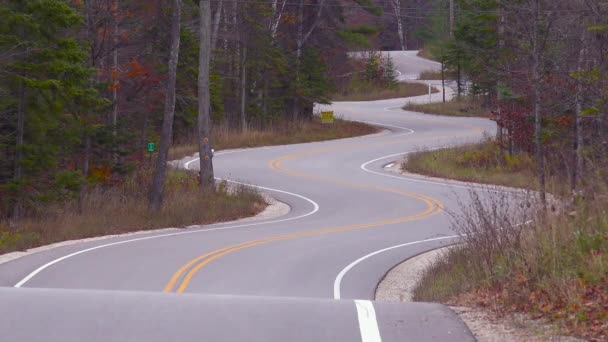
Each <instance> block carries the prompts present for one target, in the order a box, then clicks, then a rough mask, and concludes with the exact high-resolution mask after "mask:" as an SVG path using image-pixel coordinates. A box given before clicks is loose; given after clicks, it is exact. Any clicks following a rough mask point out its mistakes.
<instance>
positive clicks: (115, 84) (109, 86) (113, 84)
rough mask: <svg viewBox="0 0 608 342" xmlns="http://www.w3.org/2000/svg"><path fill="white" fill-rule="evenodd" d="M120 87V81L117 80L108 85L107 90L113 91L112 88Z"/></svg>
mask: <svg viewBox="0 0 608 342" xmlns="http://www.w3.org/2000/svg"><path fill="white" fill-rule="evenodd" d="M118 89H120V82H119V81H115V82H114V83H112V84H110V85H108V90H109V91H114V90H118Z"/></svg>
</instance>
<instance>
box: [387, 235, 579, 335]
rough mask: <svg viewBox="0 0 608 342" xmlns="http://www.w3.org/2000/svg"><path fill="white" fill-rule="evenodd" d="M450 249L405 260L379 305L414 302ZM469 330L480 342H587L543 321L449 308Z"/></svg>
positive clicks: (391, 277) (390, 279)
mask: <svg viewBox="0 0 608 342" xmlns="http://www.w3.org/2000/svg"><path fill="white" fill-rule="evenodd" d="M450 248H451V246H448V247H443V248H439V249H435V250H432V251H429V252H426V253H422V254H419V255H417V256H415V257H413V258H410V259H408V260H405V261H404V262H402V263H401V264H399V265H397V266H395V267H394V268H393V269H391V270H390V271H389V272H388V273H387V274H386V275H385V276H384V279H382V281H381V282H380V284H378V287H377V288H376V298H375V299H376V301H379V302H393V303H404V302H413V301H414V300H413V297H414V296H413V292H414V289H415V288H416V286H417V285H418V283H419V282H420V281H421V279H422V276H423V274H424V272H425V271H426V269H427V268H429V267H431V266H432V265H433V263H434V262H436V261H437V260H439V259H440V258H442V257H443V255H445V253H446V252H447V251H448V250H449V249H450ZM449 308H450V309H452V310H453V311H454V312H456V314H458V316H459V317H460V319H462V320H463V321H464V322H465V323H466V325H467V326H468V327H469V329H470V330H471V332H472V333H473V335H474V336H475V338H476V339H477V341H478V342H519V341H531V342H541V341H559V342H580V341H585V340H581V339H578V338H574V337H569V336H560V335H556V334H554V332H553V331H552V328H551V326H549V325H547V324H544V323H543V322H541V321H537V320H529V319H527V318H526V317H525V316H524V315H509V316H507V317H498V316H497V315H496V314H494V313H493V312H491V311H490V310H486V309H482V308H470V307H461V306H449Z"/></svg>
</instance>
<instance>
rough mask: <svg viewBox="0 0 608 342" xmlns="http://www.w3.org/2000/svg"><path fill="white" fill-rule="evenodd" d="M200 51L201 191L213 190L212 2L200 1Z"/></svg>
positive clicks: (199, 123)
mask: <svg viewBox="0 0 608 342" xmlns="http://www.w3.org/2000/svg"><path fill="white" fill-rule="evenodd" d="M199 8H200V39H201V41H200V50H199V58H198V149H199V155H200V186H201V191H205V190H206V189H209V188H212V187H213V186H214V184H215V180H214V177H213V153H212V151H211V115H210V114H211V113H210V110H211V102H210V94H209V76H210V71H209V61H210V58H211V14H210V9H211V5H210V0H201V1H200V5H199Z"/></svg>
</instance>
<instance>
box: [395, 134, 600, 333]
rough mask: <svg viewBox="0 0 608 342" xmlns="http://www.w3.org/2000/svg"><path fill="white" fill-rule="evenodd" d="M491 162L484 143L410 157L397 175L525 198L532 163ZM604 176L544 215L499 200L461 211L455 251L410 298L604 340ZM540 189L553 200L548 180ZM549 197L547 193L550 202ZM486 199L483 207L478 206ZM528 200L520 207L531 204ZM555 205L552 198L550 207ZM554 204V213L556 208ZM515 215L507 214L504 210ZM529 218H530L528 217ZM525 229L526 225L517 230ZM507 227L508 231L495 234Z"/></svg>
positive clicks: (491, 148) (592, 176) (595, 176)
mask: <svg viewBox="0 0 608 342" xmlns="http://www.w3.org/2000/svg"><path fill="white" fill-rule="evenodd" d="M509 158H510V159H506V157H505V156H502V155H499V154H498V149H497V147H496V145H495V144H494V143H493V142H492V141H487V142H484V143H482V144H479V145H469V146H464V147H458V148H450V149H445V150H438V151H430V152H420V153H418V154H415V155H412V156H411V157H410V158H409V159H408V160H407V161H404V162H403V165H402V169H403V170H406V171H408V172H415V173H419V174H423V175H429V176H436V177H442V178H451V179H457V180H462V181H473V182H478V183H488V184H501V185H507V186H513V187H524V188H532V189H534V185H533V184H532V185H531V182H530V180H532V179H535V178H534V176H533V175H534V171H533V170H534V165H535V163H534V162H533V161H532V160H531V159H530V158H529V157H527V156H525V155H520V156H515V157H509ZM604 173H605V169H602V168H599V169H598V171H597V172H596V173H592V172H589V174H588V177H587V178H588V179H589V180H590V181H589V183H588V184H587V185H588V187H586V188H585V190H584V191H582V192H581V193H580V194H578V195H577V197H576V198H574V199H572V198H571V197H572V196H571V195H570V198H569V199H568V201H567V202H566V204H561V203H560V202H558V201H555V204H553V205H550V206H549V207H550V208H549V209H547V210H548V211H543V210H541V209H538V208H539V206H536V205H534V204H532V205H529V206H523V207H522V206H511V205H508V203H511V201H512V200H509V198H508V196H507V195H505V194H500V193H493V194H492V195H490V196H484V198H483V199H482V198H480V197H479V196H478V195H477V194H476V193H474V192H471V193H470V197H471V201H467V200H464V201H462V203H469V204H467V205H464V204H461V210H462V214H454V213H452V214H450V215H451V216H452V218H453V220H452V221H453V227H452V229H453V230H454V231H455V232H456V233H459V234H463V238H462V239H463V242H464V243H462V244H460V245H457V246H455V247H454V248H451V249H449V251H448V252H446V253H445V255H444V257H443V258H440V259H439V260H438V261H437V262H435V263H433V265H432V266H431V267H429V268H427V270H426V271H425V273H424V275H423V276H422V278H421V281H420V282H419V283H418V286H417V288H416V289H415V291H414V299H415V300H417V301H434V302H440V303H444V304H448V305H451V306H458V307H469V308H477V309H479V308H482V309H483V310H488V311H489V312H491V314H492V315H493V316H495V317H509V316H512V315H514V314H523V315H524V317H527V319H529V320H536V319H542V320H543V321H545V322H548V323H550V325H551V326H552V327H554V328H555V330H554V331H553V332H552V333H555V334H558V335H572V336H578V337H581V338H585V339H588V340H593V341H606V340H607V339H608V182H606V180H605V179H606V178H605V174H604ZM549 184H550V185H549V186H550V187H551V186H553V187H555V188H556V189H557V190H558V191H557V192H556V193H557V196H559V193H560V191H559V190H560V185H561V186H562V187H563V184H568V182H567V181H564V180H563V179H562V180H561V182H560V180H559V179H558V178H555V179H550V181H549ZM554 194H555V193H554ZM488 197H489V198H488ZM535 197H536V196H534V195H533V194H529V198H524V199H525V200H526V201H527V202H530V203H535V202H534V201H535ZM557 199H559V198H557ZM558 203H559V204H558ZM512 207H516V208H512ZM534 208H537V209H534ZM522 222H527V224H522ZM504 227H509V229H504Z"/></svg>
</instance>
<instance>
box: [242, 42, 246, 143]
mask: <svg viewBox="0 0 608 342" xmlns="http://www.w3.org/2000/svg"><path fill="white" fill-rule="evenodd" d="M246 63H247V47H246V46H243V54H242V60H241V129H242V130H243V131H246V130H247V113H246V111H245V110H246V108H247V89H246V87H247V64H246Z"/></svg>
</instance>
